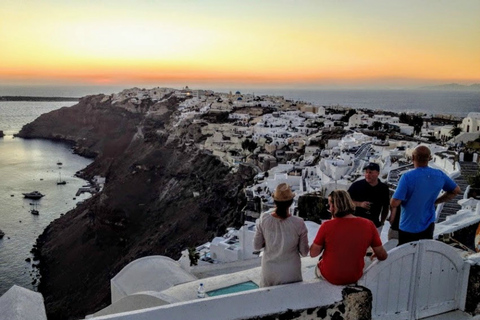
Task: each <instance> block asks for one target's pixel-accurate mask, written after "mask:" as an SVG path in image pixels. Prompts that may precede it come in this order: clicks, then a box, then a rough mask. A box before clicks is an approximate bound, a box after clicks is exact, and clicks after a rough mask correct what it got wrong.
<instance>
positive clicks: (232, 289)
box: [207, 281, 258, 297]
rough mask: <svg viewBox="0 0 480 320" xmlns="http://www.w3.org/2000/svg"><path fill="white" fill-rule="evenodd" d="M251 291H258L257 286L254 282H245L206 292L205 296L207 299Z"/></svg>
mask: <svg viewBox="0 0 480 320" xmlns="http://www.w3.org/2000/svg"><path fill="white" fill-rule="evenodd" d="M253 289H258V286H257V285H256V284H255V282H252V281H247V282H242V283H239V284H235V285H233V286H229V287H225V288H221V289H217V290H212V291H208V292H207V295H208V296H209V297H215V296H221V295H223V294H229V293H236V292H242V291H247V290H253Z"/></svg>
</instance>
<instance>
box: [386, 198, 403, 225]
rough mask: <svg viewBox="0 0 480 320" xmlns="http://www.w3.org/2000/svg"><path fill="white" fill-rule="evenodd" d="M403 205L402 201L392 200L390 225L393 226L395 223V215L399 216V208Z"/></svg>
mask: <svg viewBox="0 0 480 320" xmlns="http://www.w3.org/2000/svg"><path fill="white" fill-rule="evenodd" d="M401 203H402V201H401V200H398V199H395V198H392V199H391V200H390V219H389V220H388V221H389V222H390V224H393V221H395V215H396V214H397V208H398V206H399V205H400V204H401Z"/></svg>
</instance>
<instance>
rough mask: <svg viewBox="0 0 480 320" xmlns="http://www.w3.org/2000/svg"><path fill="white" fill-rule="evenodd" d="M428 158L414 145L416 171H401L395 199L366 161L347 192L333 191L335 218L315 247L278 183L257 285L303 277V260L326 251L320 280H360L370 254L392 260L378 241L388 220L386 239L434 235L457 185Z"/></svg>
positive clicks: (266, 218) (261, 228)
mask: <svg viewBox="0 0 480 320" xmlns="http://www.w3.org/2000/svg"><path fill="white" fill-rule="evenodd" d="M430 160H431V152H430V149H429V148H428V147H426V146H423V145H420V146H418V147H416V148H415V149H414V151H413V153H412V161H413V165H414V169H413V170H410V171H408V172H406V173H405V174H403V175H402V177H401V178H400V181H399V183H398V186H397V188H396V190H395V192H394V193H393V196H392V197H391V199H390V191H389V188H388V186H387V185H386V184H385V183H383V182H381V181H380V179H379V178H378V176H379V174H380V167H379V165H378V164H376V163H370V164H368V165H367V166H366V167H365V168H364V174H365V179H362V180H359V181H356V182H354V183H353V184H352V185H351V186H350V188H349V189H348V191H346V190H335V191H333V192H331V193H330V195H329V196H328V206H329V211H330V212H331V214H332V219H330V220H328V221H325V222H323V223H322V225H321V226H320V229H319V230H318V233H317V235H316V237H315V240H314V241H313V243H312V244H311V246H309V243H308V231H307V227H306V226H305V223H304V221H303V219H302V218H299V217H296V216H292V215H291V214H290V211H289V208H290V206H291V205H292V203H293V199H294V197H295V194H294V193H293V192H292V190H291V188H290V187H289V186H288V185H287V184H286V183H281V184H279V185H278V186H277V188H276V190H275V192H274V194H273V199H274V202H275V209H274V210H273V211H269V212H265V213H263V214H262V215H261V217H260V218H259V219H258V220H257V223H256V229H257V231H256V233H255V237H254V249H255V250H261V249H263V256H262V275H261V281H260V286H262V287H267V286H274V285H279V284H285V283H292V282H298V281H302V273H301V260H300V257H301V256H303V257H305V256H307V255H308V254H310V256H311V257H317V256H321V257H320V258H319V262H318V264H317V267H316V269H315V274H316V275H317V277H319V278H322V279H325V280H327V281H328V282H330V283H332V284H336V285H347V284H353V283H356V282H357V281H358V280H359V279H360V278H361V277H362V275H363V269H364V266H365V260H364V258H365V256H366V255H367V252H368V254H371V256H370V258H371V259H374V258H377V259H378V260H385V259H387V257H388V254H387V252H386V250H385V248H384V247H383V245H382V241H381V240H380V234H381V231H382V228H383V225H384V223H385V221H386V220H387V219H388V220H389V222H390V224H391V229H390V230H389V239H390V238H393V237H395V238H397V237H398V245H402V244H405V243H408V242H412V241H417V240H421V239H433V232H434V227H435V205H436V204H439V203H442V202H446V201H449V200H450V199H453V198H454V197H455V196H456V195H457V194H458V193H460V187H459V186H458V185H457V184H456V183H455V182H454V181H453V180H452V179H451V178H450V177H448V175H446V174H445V173H444V172H443V171H441V170H438V169H434V168H431V167H429V166H428V162H429V161H430ZM442 190H443V191H444V193H443V194H442V195H441V196H440V197H438V195H439V193H440V191H442ZM389 212H390V214H389ZM395 228H397V229H395Z"/></svg>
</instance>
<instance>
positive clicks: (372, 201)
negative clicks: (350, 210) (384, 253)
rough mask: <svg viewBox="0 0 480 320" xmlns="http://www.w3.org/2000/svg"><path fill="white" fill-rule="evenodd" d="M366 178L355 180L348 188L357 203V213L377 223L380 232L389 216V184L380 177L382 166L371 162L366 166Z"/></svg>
mask: <svg viewBox="0 0 480 320" xmlns="http://www.w3.org/2000/svg"><path fill="white" fill-rule="evenodd" d="M364 171H365V179H362V180H359V181H355V182H354V183H352V185H351V186H350V188H349V189H348V193H349V194H350V196H351V197H352V200H353V203H354V204H355V215H356V216H358V217H362V218H366V219H369V220H371V221H373V223H374V224H375V226H376V227H377V230H378V232H379V233H381V232H382V227H383V224H384V222H385V219H386V218H387V216H388V210H389V206H390V192H389V190H388V186H387V185H386V184H385V183H383V182H381V181H380V180H379V179H378V175H379V174H380V166H379V165H378V164H377V163H369V164H368V165H367V166H366V167H365V168H364Z"/></svg>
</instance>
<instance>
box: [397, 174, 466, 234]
mask: <svg viewBox="0 0 480 320" xmlns="http://www.w3.org/2000/svg"><path fill="white" fill-rule="evenodd" d="M456 187H457V184H456V183H455V182H454V181H453V180H452V179H450V177H449V176H447V175H446V174H445V173H444V172H443V171H442V170H439V169H433V168H430V167H419V168H415V169H413V170H411V171H408V172H406V173H404V174H403V175H402V177H401V178H400V181H399V183H398V186H397V189H396V190H395V193H394V194H393V196H392V198H394V199H398V200H401V201H402V205H401V207H402V215H401V217H400V230H402V231H406V232H410V233H419V232H422V231H424V230H425V229H427V228H428V226H429V225H430V224H431V223H432V222H435V200H436V199H437V198H438V194H439V193H440V191H441V190H444V191H447V192H449V191H453V190H454V189H455V188H456Z"/></svg>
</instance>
